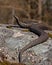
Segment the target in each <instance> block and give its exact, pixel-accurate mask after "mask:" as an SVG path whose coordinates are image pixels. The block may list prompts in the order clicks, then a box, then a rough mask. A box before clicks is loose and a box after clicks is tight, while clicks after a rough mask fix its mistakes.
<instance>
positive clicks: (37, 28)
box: [15, 17, 49, 62]
mask: <svg viewBox="0 0 52 65" xmlns="http://www.w3.org/2000/svg"><path fill="white" fill-rule="evenodd" d="M15 19H16V22H17V24H18V25H19V26H20V27H21V28H28V29H29V31H30V32H33V33H35V34H37V35H38V36H39V37H38V39H35V40H33V41H31V42H30V43H29V44H28V45H26V46H25V47H24V48H22V49H21V50H20V52H19V62H21V57H22V53H23V52H24V51H26V50H27V49H29V48H31V47H33V46H36V45H38V44H41V43H43V42H45V41H46V40H47V39H48V38H49V36H48V34H47V33H46V32H44V30H45V29H48V27H46V26H45V25H43V24H40V23H37V24H35V23H32V24H31V25H24V24H21V23H20V22H19V21H18V19H17V17H15Z"/></svg>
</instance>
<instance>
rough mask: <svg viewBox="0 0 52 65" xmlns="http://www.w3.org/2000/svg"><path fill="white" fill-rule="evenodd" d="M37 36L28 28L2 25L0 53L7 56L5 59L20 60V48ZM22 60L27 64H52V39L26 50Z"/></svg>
mask: <svg viewBox="0 0 52 65" xmlns="http://www.w3.org/2000/svg"><path fill="white" fill-rule="evenodd" d="M50 32H52V31H50ZM37 38H38V36H37V35H35V34H34V33H32V32H29V31H27V30H26V29H21V28H13V29H8V28H4V27H0V53H1V52H2V53H3V54H4V55H5V56H6V57H7V59H6V58H5V60H8V61H10V62H18V54H19V50H20V49H22V48H23V47H25V46H26V45H27V44H28V43H30V41H33V40H34V39H37ZM0 57H1V54H0ZM0 60H1V61H2V59H0ZM22 62H23V63H25V64H26V65H52V39H51V38H49V39H48V40H47V41H46V42H44V43H43V44H39V45H37V46H34V47H32V48H30V49H28V50H26V51H25V52H24V53H23V54H22Z"/></svg>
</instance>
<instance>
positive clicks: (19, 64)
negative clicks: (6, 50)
mask: <svg viewBox="0 0 52 65" xmlns="http://www.w3.org/2000/svg"><path fill="white" fill-rule="evenodd" d="M0 65H25V64H22V63H10V62H9V61H3V62H1V61H0Z"/></svg>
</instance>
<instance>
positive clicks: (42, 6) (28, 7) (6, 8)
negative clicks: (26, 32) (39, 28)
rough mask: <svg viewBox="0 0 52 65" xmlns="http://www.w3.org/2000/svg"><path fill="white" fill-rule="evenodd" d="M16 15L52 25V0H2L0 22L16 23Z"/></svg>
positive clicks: (21, 18) (25, 19)
mask: <svg viewBox="0 0 52 65" xmlns="http://www.w3.org/2000/svg"><path fill="white" fill-rule="evenodd" d="M14 15H16V16H18V17H19V19H20V21H22V22H28V21H27V20H32V21H33V22H39V23H41V22H44V23H45V24H49V25H50V26H52V0H0V23H4V24H5V23H7V24H16V22H15V19H14V17H13V16H14Z"/></svg>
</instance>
